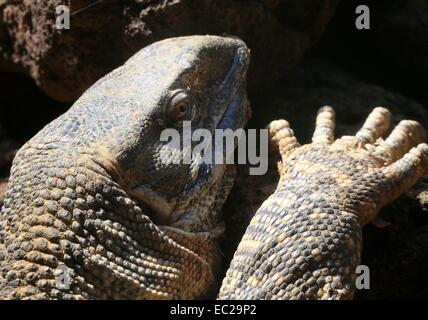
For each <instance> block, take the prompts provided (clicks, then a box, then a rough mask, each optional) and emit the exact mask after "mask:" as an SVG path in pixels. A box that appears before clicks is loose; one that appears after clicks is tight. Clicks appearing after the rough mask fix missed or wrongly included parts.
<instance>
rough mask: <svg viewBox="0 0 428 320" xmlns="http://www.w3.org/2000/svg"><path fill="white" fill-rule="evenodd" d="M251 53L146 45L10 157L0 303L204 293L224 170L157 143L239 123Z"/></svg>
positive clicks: (193, 42)
mask: <svg viewBox="0 0 428 320" xmlns="http://www.w3.org/2000/svg"><path fill="white" fill-rule="evenodd" d="M248 64H249V50H248V49H247V47H246V46H245V44H244V43H243V42H242V41H240V40H239V39H236V38H229V37H216V36H190V37H181V38H171V39H167V40H164V41H160V42H157V43H154V44H152V45H150V46H148V47H146V48H144V49H142V50H141V51H140V52H138V53H137V54H136V55H134V56H133V57H132V58H131V59H130V60H128V62H127V63H126V64H124V65H123V66H122V67H120V68H118V69H116V70H114V71H113V72H111V73H110V74H108V75H107V76H105V77H104V78H102V79H101V80H99V81H98V82H97V83H96V84H94V85H93V86H92V87H91V88H90V89H89V90H88V91H87V92H86V93H84V94H83V95H82V97H81V98H80V99H79V100H78V101H77V102H76V103H75V104H74V105H73V106H72V107H71V109H70V110H69V111H68V112H67V113H65V114H64V115H62V116H61V117H59V118H58V119H56V120H55V121H53V122H52V123H50V124H49V125H48V126H46V127H45V128H44V129H43V130H42V131H41V132H39V133H38V134H37V135H36V136H35V137H34V138H32V139H31V140H30V141H29V142H27V143H26V144H25V145H24V146H23V148H22V149H21V150H20V151H19V152H18V154H17V156H16V158H15V160H14V163H13V167H12V170H11V176H10V180H9V187H8V190H7V192H6V195H5V200H4V207H3V209H2V211H1V214H0V298H1V299H53V298H55V299H178V298H180V299H186V298H202V297H207V296H209V295H210V294H212V292H211V291H212V290H213V289H214V288H216V283H218V279H216V277H217V272H218V268H219V265H220V263H221V254H220V250H219V240H220V239H221V237H222V236H223V232H224V225H223V221H222V218H221V215H220V209H221V207H222V204H223V202H224V200H225V198H226V197H227V194H228V192H229V190H230V188H231V186H232V182H233V173H234V170H233V169H234V168H233V167H231V166H226V165H215V166H214V165H211V164H209V163H204V162H201V161H198V160H197V157H196V158H194V159H192V161H191V163H190V164H185V163H180V164H175V163H173V162H172V160H174V159H182V158H183V155H185V154H186V153H187V152H189V150H188V149H185V148H173V147H171V146H169V145H168V144H167V141H165V142H163V141H161V139H160V137H161V132H163V130H164V129H166V128H177V129H178V130H179V132H180V133H181V135H183V131H182V130H181V128H182V124H183V121H185V120H189V121H191V123H192V130H196V129H199V128H204V129H208V130H209V131H210V132H213V131H214V129H216V128H223V129H226V128H230V129H236V128H239V127H242V126H244V124H245V121H246V119H247V116H248V107H249V106H248V102H247V98H246V88H245V86H246V84H245V78H246V70H247V66H248Z"/></svg>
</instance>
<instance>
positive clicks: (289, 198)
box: [219, 107, 428, 299]
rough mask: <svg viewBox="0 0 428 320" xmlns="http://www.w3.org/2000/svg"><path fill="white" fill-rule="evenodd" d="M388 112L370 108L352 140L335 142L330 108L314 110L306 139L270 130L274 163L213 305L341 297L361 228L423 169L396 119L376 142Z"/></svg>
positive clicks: (350, 285) (423, 148)
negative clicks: (276, 171)
mask: <svg viewBox="0 0 428 320" xmlns="http://www.w3.org/2000/svg"><path fill="white" fill-rule="evenodd" d="M389 119H390V114H389V111H388V110H387V109H385V108H381V107H378V108H375V109H374V110H373V112H372V113H371V114H370V116H369V117H368V119H367V121H366V122H365V124H364V125H363V127H362V129H361V130H360V131H359V132H358V133H357V134H356V136H344V137H342V138H341V139H338V140H336V141H334V136H333V131H334V124H335V117H334V112H333V110H332V109H331V108H330V107H324V108H322V109H321V110H320V112H319V114H318V117H317V122H316V129H315V133H314V135H313V139H312V143H311V144H308V145H304V146H300V144H299V143H298V142H297V140H296V138H295V137H294V135H293V131H292V130H291V129H290V128H289V125H288V123H287V122H286V121H285V120H277V121H274V122H272V123H271V124H270V125H269V130H270V134H271V141H272V142H273V144H274V145H276V147H277V148H279V151H280V154H281V157H282V161H281V164H280V166H279V167H280V181H279V183H278V186H277V189H276V191H275V192H274V193H273V194H272V195H271V196H270V197H269V198H268V199H267V200H266V201H265V202H264V203H263V204H262V206H261V207H260V209H259V210H258V211H257V213H256V214H255V216H254V217H253V219H252V220H251V223H250V225H249V226H248V228H247V230H246V232H245V234H244V236H243V239H242V241H241V242H240V244H239V247H238V249H237V251H236V253H235V255H234V258H233V260H232V262H231V264H230V268H229V270H228V271H227V275H226V277H225V279H224V280H223V285H222V287H221V290H220V294H219V298H220V299H350V298H352V296H353V292H354V284H355V278H356V276H355V272H356V267H357V265H359V264H360V257H361V247H362V239H361V237H362V236H361V228H362V227H363V226H364V225H365V224H367V223H368V222H371V221H373V219H375V217H376V215H377V213H378V212H379V210H380V208H381V207H382V206H384V205H385V204H387V203H389V202H391V201H393V200H394V199H396V198H397V197H398V196H399V195H400V194H401V193H403V192H404V191H405V190H407V189H408V188H410V187H411V186H412V185H413V184H414V183H415V182H416V181H417V180H418V179H419V178H420V177H421V176H422V175H423V174H426V173H427V171H428V170H427V169H428V146H427V145H426V144H425V143H421V142H423V140H424V138H423V136H424V134H423V129H422V127H421V126H420V125H419V124H418V123H417V122H415V121H409V120H403V121H402V122H400V124H398V125H397V127H395V129H394V130H393V131H392V132H391V134H390V135H389V137H388V138H387V139H385V140H383V139H382V138H381V136H382V135H383V134H384V133H386V131H387V130H388V127H389Z"/></svg>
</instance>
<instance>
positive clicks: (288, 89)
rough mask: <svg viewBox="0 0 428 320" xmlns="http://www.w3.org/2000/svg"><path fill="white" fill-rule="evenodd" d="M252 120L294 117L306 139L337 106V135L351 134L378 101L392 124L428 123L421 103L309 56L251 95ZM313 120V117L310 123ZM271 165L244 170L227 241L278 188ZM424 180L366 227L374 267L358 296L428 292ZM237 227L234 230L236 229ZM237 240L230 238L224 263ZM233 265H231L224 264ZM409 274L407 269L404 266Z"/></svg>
mask: <svg viewBox="0 0 428 320" xmlns="http://www.w3.org/2000/svg"><path fill="white" fill-rule="evenodd" d="M252 105H253V109H254V115H253V121H252V123H250V124H249V127H252V128H253V127H264V126H265V125H266V124H267V123H269V122H270V121H271V120H272V119H278V118H283V119H286V120H287V121H289V123H290V125H291V126H292V127H293V130H294V131H295V134H296V136H298V137H299V138H300V142H301V143H306V142H307V141H309V138H310V137H311V135H312V131H313V129H314V125H313V123H314V122H313V121H312V120H313V119H315V115H316V112H317V110H318V109H319V108H320V107H321V106H323V105H331V106H333V107H334V108H335V111H336V117H337V128H336V136H339V135H343V134H352V133H355V132H356V131H357V129H358V128H359V127H360V126H361V124H362V122H363V120H364V119H365V118H366V117H367V115H368V114H369V112H370V111H371V110H372V109H373V107H375V106H386V107H388V108H389V109H390V110H391V113H392V115H393V119H392V125H395V124H397V122H398V121H399V120H401V119H415V120H418V121H420V122H421V123H422V125H423V126H424V127H425V128H428V123H427V122H428V113H427V111H426V110H425V109H424V108H423V107H422V106H421V105H420V104H418V103H417V102H415V101H412V100H409V99H407V98H405V97H404V96H402V95H400V94H396V93H392V92H389V91H387V90H385V89H383V88H381V87H379V86H375V85H370V84H366V83H363V82H361V81H359V80H356V79H354V78H353V77H352V76H350V75H349V74H347V73H346V72H344V71H343V70H341V69H339V68H338V67H335V66H333V65H331V64H328V63H324V62H322V61H309V62H307V63H305V64H304V65H303V66H301V67H299V68H297V69H296V70H295V71H294V72H293V73H292V74H291V75H290V76H288V77H286V79H285V80H283V81H281V82H280V83H278V84H277V85H275V86H273V87H272V88H271V89H270V90H268V91H266V92H263V94H261V95H259V96H257V97H253V103H252ZM308 119H309V120H311V121H308ZM272 170H273V171H276V168H275V166H274V165H272V166H271V168H270V171H269V174H268V175H267V176H249V175H248V168H246V167H241V168H239V171H238V172H239V173H238V178H237V182H236V183H235V186H234V188H233V190H232V193H231V196H230V197H229V199H228V201H227V202H226V207H225V212H226V214H225V216H226V218H227V226H228V227H227V233H228V234H227V237H226V238H227V239H232V240H234V239H237V241H239V240H240V237H241V235H242V234H243V231H244V230H245V228H246V226H247V225H248V223H249V221H250V219H251V217H252V215H253V214H254V213H255V211H256V210H257V209H258V208H259V207H260V205H261V203H262V202H263V201H264V200H265V199H266V195H269V194H270V193H271V192H272V191H273V190H274V189H275V187H276V184H277V181H278V175H277V174H276V173H275V172H272ZM427 187H428V184H427V182H426V180H422V181H421V182H419V183H418V184H417V185H416V186H415V187H414V188H413V189H411V191H409V192H407V193H406V194H405V195H403V196H402V197H400V198H399V199H398V200H397V201H395V202H394V203H393V204H391V205H389V206H387V207H386V208H384V209H383V210H382V211H381V214H380V216H381V217H382V218H384V219H385V220H387V221H389V222H391V225H390V226H388V227H385V228H383V229H379V228H375V227H374V226H372V225H368V226H366V227H365V228H364V229H363V239H364V241H363V255H362V263H363V264H366V265H368V266H369V268H370V270H371V281H372V282H371V290H366V291H357V292H356V298H362V299H371V298H398V297H401V298H411V297H424V296H426V295H427V294H428V289H427V288H428V283H427V280H426V277H425V272H424V270H426V268H427V267H428V253H427V252H428V214H427V213H426V212H425V210H424V209H425V208H426V207H427V205H428V200H427V199H428V196H427V195H426V191H424V190H426V189H427ZM232 226H233V227H232ZM236 246H237V242H234V243H227V244H225V245H224V250H225V252H226V255H227V259H226V261H228V260H230V259H231V255H232V254H233V252H234V251H235V249H236ZM227 266H228V265H227V264H226V267H227ZM404 270H405V271H406V272H403V271H404Z"/></svg>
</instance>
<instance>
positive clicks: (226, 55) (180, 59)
mask: <svg viewBox="0 0 428 320" xmlns="http://www.w3.org/2000/svg"><path fill="white" fill-rule="evenodd" d="M248 64H249V50H248V48H247V47H246V45H245V44H244V43H243V42H242V41H241V40H239V39H237V38H234V37H219V36H188V37H178V38H170V39H166V40H163V41H159V42H156V43H154V44H152V45H150V46H148V47H146V48H144V49H142V50H141V51H139V52H138V53H137V54H135V55H134V56H133V57H131V58H130V59H129V60H128V61H127V62H126V63H125V64H124V65H123V66H121V67H119V68H118V69H116V70H114V71H113V72H111V73H110V74H108V75H107V76H105V77H104V78H102V79H100V80H99V81H98V82H97V83H95V84H94V85H93V86H92V87H91V88H90V89H89V90H87V91H86V93H85V94H84V95H83V96H82V97H81V98H80V99H79V100H78V101H77V102H76V103H75V104H74V106H73V107H72V108H71V109H70V110H69V112H68V115H67V116H66V117H62V119H60V120H59V122H56V123H55V124H54V126H55V130H56V132H55V136H61V139H62V140H64V139H65V140H68V141H67V144H69V143H70V141H71V143H72V144H74V145H76V144H77V145H78V146H82V145H83V146H86V147H88V149H91V150H98V151H99V152H98V155H97V161H98V163H100V164H102V165H103V166H104V167H105V168H106V169H107V170H108V171H109V172H110V173H112V172H114V173H115V174H116V176H117V179H118V180H119V181H117V182H118V183H119V184H120V185H121V187H122V188H123V189H124V190H126V192H127V193H128V194H129V195H130V196H131V197H132V198H133V199H136V200H137V201H138V202H139V204H140V205H142V206H144V207H145V208H146V209H148V210H149V212H151V214H150V217H151V218H152V219H153V220H154V221H155V222H156V223H157V224H160V225H162V224H171V222H172V220H177V219H178V217H179V216H180V215H181V213H182V212H183V211H185V210H186V206H188V205H189V203H190V202H191V201H192V199H194V198H195V197H200V195H201V193H202V192H207V191H208V190H209V189H210V187H212V186H213V185H215V184H216V183H217V182H218V181H219V180H220V178H221V177H222V176H223V175H224V173H225V170H226V164H222V163H217V164H216V163H209V162H207V161H203V160H201V157H198V156H196V157H191V159H190V160H189V161H187V162H186V161H185V159H186V157H188V156H189V148H186V147H185V143H188V142H190V143H191V147H192V148H193V147H194V146H195V144H197V143H198V142H197V141H191V137H189V136H185V133H184V132H185V130H184V127H185V125H186V124H187V125H189V124H190V127H191V132H190V134H192V133H193V132H195V130H198V129H205V130H208V131H209V133H211V134H214V130H215V129H237V128H240V127H242V126H243V125H244V124H245V122H246V120H247V115H248V110H249V104H248V101H247V97H246V71H247V67H248ZM58 127H61V128H62V132H61V133H58ZM166 130H174V132H176V133H177V134H178V137H179V141H180V144H179V145H174V146H172V145H173V143H172V141H170V140H166V141H162V140H163V139H162V135H163V134H164V133H166V132H168V131H166ZM45 132H46V130H45ZM189 139H190V141H189ZM214 140H215V139H214V138H213V139H212V141H214ZM204 142H206V141H204ZM212 147H213V148H212V149H214V147H215V146H214V145H212ZM190 152H191V150H190Z"/></svg>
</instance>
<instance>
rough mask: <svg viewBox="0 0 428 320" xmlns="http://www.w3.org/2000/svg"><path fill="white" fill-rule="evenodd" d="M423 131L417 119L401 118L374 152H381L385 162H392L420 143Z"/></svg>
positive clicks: (422, 138) (423, 136) (423, 134)
mask: <svg viewBox="0 0 428 320" xmlns="http://www.w3.org/2000/svg"><path fill="white" fill-rule="evenodd" d="M424 139H425V133H424V129H423V128H422V126H421V125H420V124H419V122H417V121H412V120H402V121H401V122H400V123H399V124H398V125H397V126H396V127H395V128H394V130H392V132H391V134H390V135H389V137H388V138H387V139H386V140H385V141H381V142H380V143H379V145H378V146H377V147H376V148H375V153H376V154H378V155H381V154H383V156H384V158H385V160H386V162H387V163H388V164H389V163H392V162H394V161H396V160H398V159H400V158H401V157H402V156H403V155H404V154H405V153H406V152H408V151H409V150H410V149H411V148H412V147H414V146H417V145H418V144H419V143H422V142H423V141H424Z"/></svg>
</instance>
